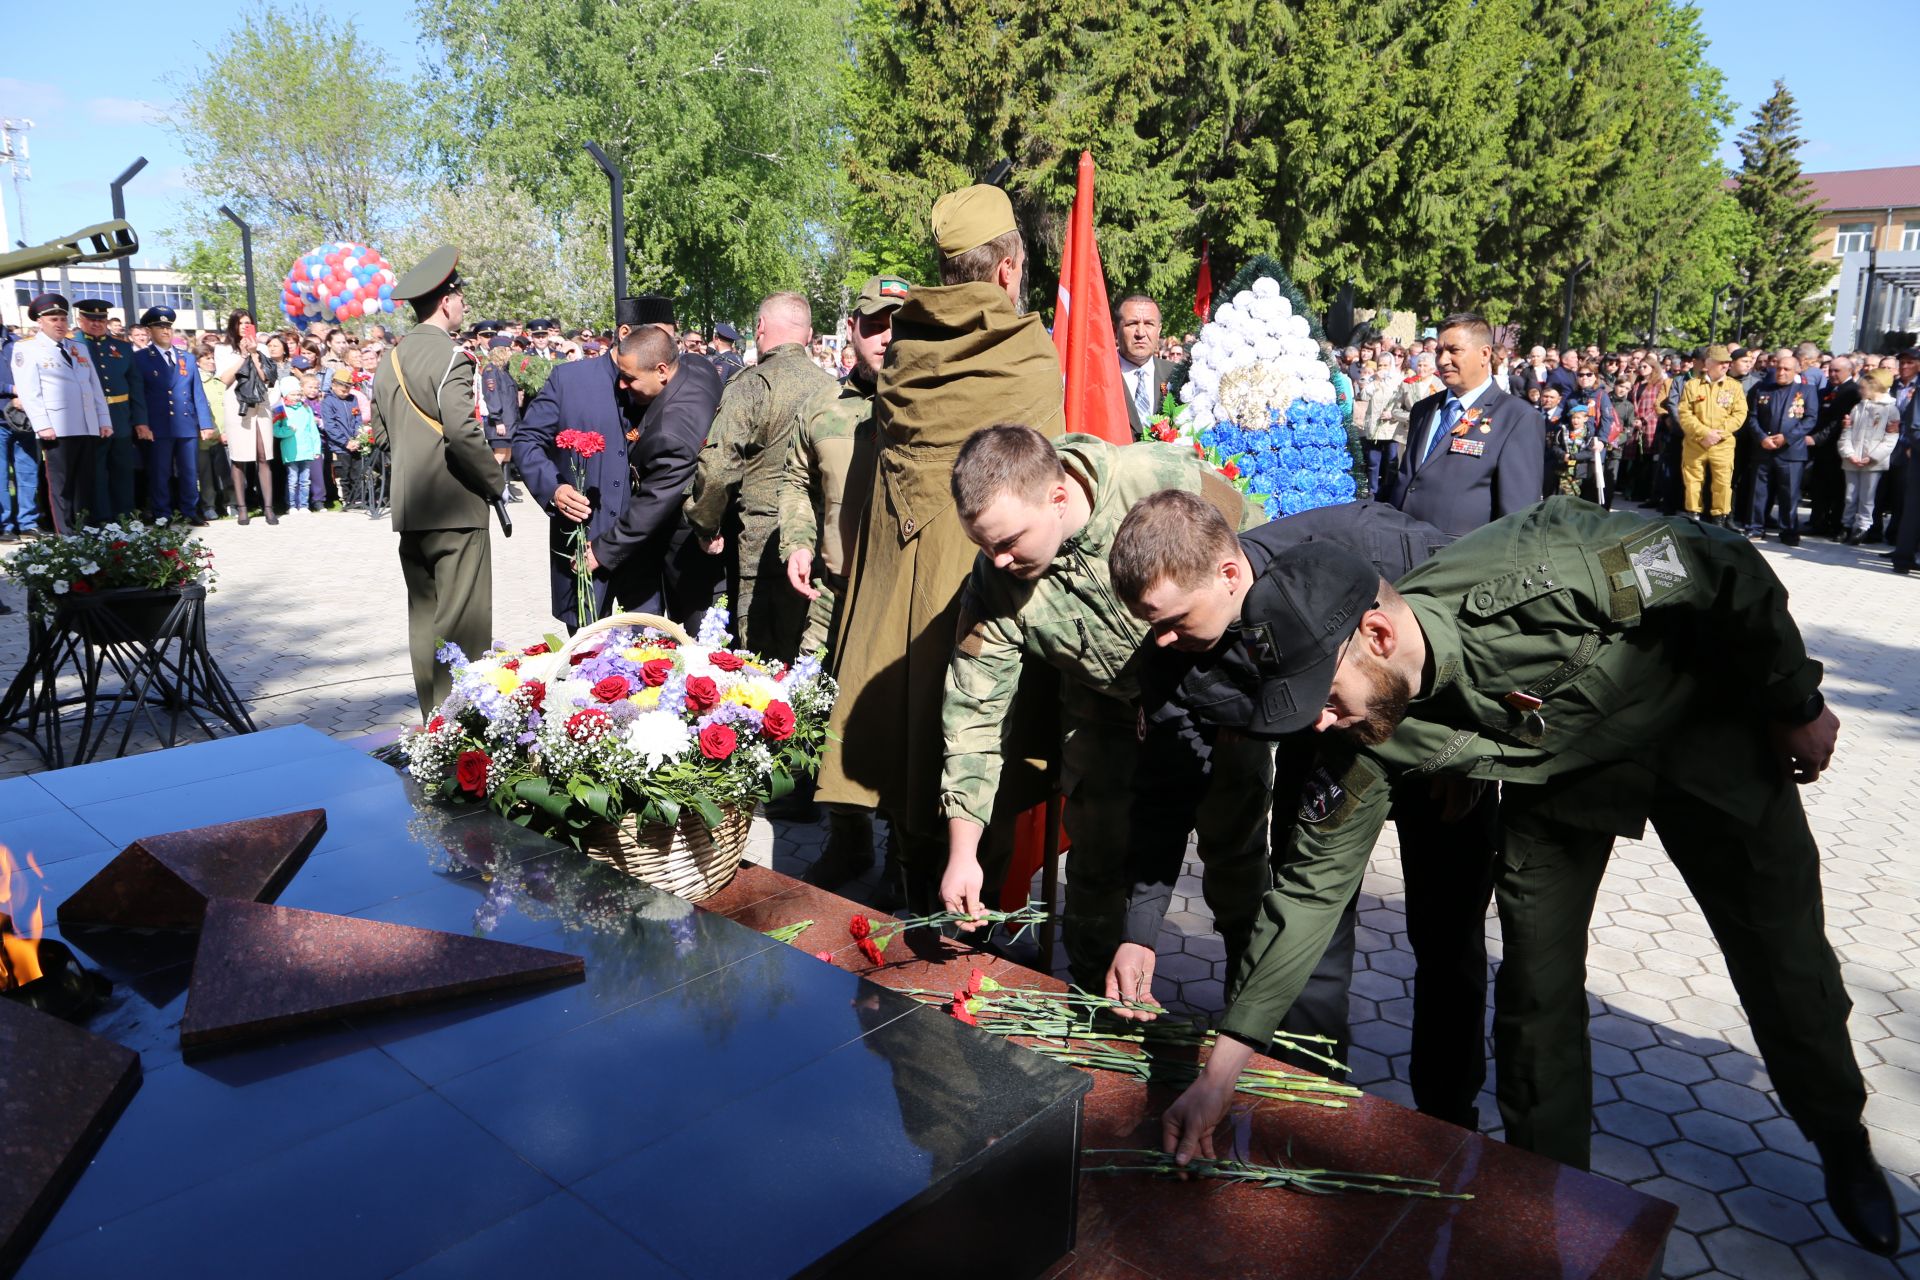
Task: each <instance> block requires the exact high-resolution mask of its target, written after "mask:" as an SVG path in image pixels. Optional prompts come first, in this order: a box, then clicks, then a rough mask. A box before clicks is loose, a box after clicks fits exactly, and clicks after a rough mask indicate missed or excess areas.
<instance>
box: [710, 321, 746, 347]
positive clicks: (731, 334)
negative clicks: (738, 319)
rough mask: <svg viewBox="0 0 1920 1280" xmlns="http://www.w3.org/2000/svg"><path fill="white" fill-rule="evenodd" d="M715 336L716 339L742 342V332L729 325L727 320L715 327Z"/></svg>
mask: <svg viewBox="0 0 1920 1280" xmlns="http://www.w3.org/2000/svg"><path fill="white" fill-rule="evenodd" d="M713 336H714V337H716V338H724V339H726V340H727V341H728V342H738V341H740V331H739V330H738V329H736V328H734V327H733V326H732V325H730V324H728V323H727V322H726V321H725V320H722V321H721V322H720V323H719V324H717V325H715V326H713Z"/></svg>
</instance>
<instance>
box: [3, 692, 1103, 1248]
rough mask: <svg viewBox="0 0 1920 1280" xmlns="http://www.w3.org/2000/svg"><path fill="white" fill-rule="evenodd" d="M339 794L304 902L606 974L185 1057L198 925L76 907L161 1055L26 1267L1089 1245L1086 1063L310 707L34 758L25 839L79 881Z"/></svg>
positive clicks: (20, 835) (14, 783)
mask: <svg viewBox="0 0 1920 1280" xmlns="http://www.w3.org/2000/svg"><path fill="white" fill-rule="evenodd" d="M238 743H245V744H248V746H249V749H248V750H239V749H237V748H236V744H238ZM313 807H324V808H325V809H326V810H327V834H326V836H325V838H324V839H323V840H322V841H321V843H320V845H319V846H318V847H317V848H316V849H315V850H314V852H313V854H312V855H311V856H310V857H309V858H308V860H307V863H306V865H305V866H304V867H302V868H301V870H300V872H299V874H298V875H296V876H295V877H294V879H293V881H292V883H291V884H290V885H288V886H287V888H286V890H285V891H284V892H283V893H282V894H281V895H280V898H279V902H280V903H281V904H282V905H284V906H291V907H300V908H304V909H307V910H314V911H327V912H334V913H338V914H344V915H356V916H362V917H365V918H368V919H376V920H388V921H392V922H394V923H399V924H409V925H419V926H423V927H427V928H434V929H449V930H454V931H457V932H462V933H473V934H477V935H480V936H485V937H491V938H497V939H500V940H503V941H509V942H525V943H529V944H531V945H534V946H539V947H547V948H551V949H554V950H558V951H564V952H569V953H571V954H576V955H580V956H582V957H584V958H585V960H586V966H587V967H586V978H585V980H584V981H583V982H579V983H575V984H571V985H567V986H562V987H558V988H552V989H542V990H535V991H529V992H504V993H498V994H495V995H491V996H479V997H470V998H467V999H464V1000H459V1001H455V1002H452V1003H450V1004H447V1005H444V1006H438V1007H435V1008H432V1009H425V1010H420V1011H416V1012H401V1013H393V1014H382V1015H378V1016H373V1017H367V1018H361V1019H355V1020H352V1021H347V1022H340V1023H335V1024H331V1025H328V1026H325V1027H322V1028H320V1029H317V1030H314V1031H311V1032H305V1033H300V1034H294V1035H289V1036H286V1037H283V1038H280V1039H277V1040H273V1041H270V1042H267V1043H265V1044H264V1045H263V1046H261V1047H259V1048H252V1049H245V1050H235V1051H232V1052H229V1053H225V1054H221V1055H219V1056H217V1057H212V1058H208V1059H204V1060H203V1059H191V1060H187V1061H182V1059H181V1056H180V1051H179V1045H178V1040H179V1024H180V1018H181V1014H182V1010H183V1008H184V1005H185V1000H186V985H187V980H188V978H189V976H190V974H191V962H192V940H191V939H185V940H183V939H180V938H178V937H171V938H170V937H166V936H163V935H142V934H138V933H130V932H128V931H124V930H122V931H106V930H79V929H75V930H71V931H67V932H66V933H64V934H63V933H62V931H60V930H59V929H57V928H52V927H50V929H49V933H50V934H53V935H55V936H63V937H64V938H65V939H66V940H67V941H69V942H70V943H71V944H72V945H73V946H75V948H76V949H77V950H78V951H79V952H80V954H81V955H82V957H83V958H84V959H85V960H86V961H87V962H88V963H89V964H92V965H94V966H96V967H98V968H100V969H101V970H102V971H103V972H105V973H107V974H108V975H109V976H110V977H112V978H113V979H114V981H115V983H116V990H115V996H114V1000H113V1003H112V1004H111V1005H110V1006H109V1007H108V1008H107V1009H105V1010H103V1011H102V1012H101V1013H100V1014H99V1015H98V1016H97V1017H95V1018H94V1019H93V1020H92V1021H91V1022H90V1023H89V1024H88V1026H89V1029H90V1030H92V1031H94V1032H95V1033H97V1034H100V1035H103V1036H106V1037H108V1038H110V1039H114V1040H117V1041H119V1042H120V1043H122V1044H125V1045H127V1046H128V1047H129V1048H132V1049H134V1050H136V1051H137V1052H138V1053H139V1054H140V1056H141V1060H142V1066H143V1068H144V1070H145V1072H146V1077H145V1083H144V1085H143V1087H142V1089H141V1091H140V1093H139V1094H138V1095H137V1096H136V1097H135V1099H134V1100H133V1103H132V1104H131V1105H130V1106H129V1108H128V1109H127V1111H126V1113H125V1115H124V1116H122V1118H121V1120H120V1122H119V1124H118V1125H117V1126H116V1127H115V1129H114V1130H113V1132H112V1133H110V1134H109V1135H108V1137H107V1139H106V1142H105V1143H104V1144H103V1146H102V1147H101V1150H100V1153H99V1155H98V1157H97V1158H96V1159H95V1160H94V1162H93V1164H92V1166H91V1167H90V1168H89V1169H88V1171H87V1172H86V1173H85V1174H84V1175H83V1176H82V1177H81V1179H80V1181H79V1183H78V1184H77V1185H76V1186H75V1188H74V1190H73V1192H72V1194H71V1195H70V1196H69V1197H68V1199H67V1201H66V1203H65V1205H64V1206H63V1207H62V1209H61V1210H60V1212H59V1213H58V1214H57V1215H56V1216H55V1218H54V1219H53V1221H52V1223H51V1224H50V1225H49V1226H48V1227H47V1230H46V1232H45V1234H44V1235H43V1236H42V1238H41V1241H40V1244H39V1247H38V1248H37V1250H36V1251H35V1252H34V1253H33V1254H32V1255H31V1256H30V1257H29V1258H28V1259H27V1261H26V1263H25V1264H24V1266H23V1267H22V1269H21V1272H20V1274H21V1275H23V1276H49V1277H54V1276H57V1277H63V1278H66V1277H74V1276H91V1275H123V1274H150V1275H172V1274H189V1273H190V1274H215V1275H255V1274H274V1275H275V1276H277V1277H298V1276H307V1275H312V1276H323V1275H324V1276H362V1275H366V1276H373V1275H382V1276H384V1275H395V1274H404V1275H409V1276H462V1277H467V1276H494V1275H499V1276H516V1277H518V1276H524V1275H526V1274H527V1273H528V1272H529V1271H531V1270H534V1269H535V1268H539V1269H542V1270H545V1269H550V1268H551V1267H552V1266H553V1265H554V1264H555V1263H556V1262H558V1261H561V1260H563V1259H564V1260H565V1262H566V1264H567V1265H568V1266H569V1267H570V1268H571V1269H573V1270H575V1271H577V1272H579V1273H581V1274H588V1275H602V1274H605V1275H613V1274H619V1275H635V1276H654V1275H659V1276H696V1277H702V1278H703V1280H704V1278H705V1277H721V1276H754V1277H758V1276H779V1275H790V1274H851V1273H853V1272H860V1273H863V1274H864V1273H869V1272H870V1271H871V1270H872V1269H873V1268H874V1266H876V1265H879V1264H878V1263H877V1262H876V1260H877V1259H890V1260H892V1262H893V1263H894V1264H896V1265H899V1264H903V1263H904V1264H908V1265H912V1266H914V1268H915V1269H916V1270H918V1271H920V1272H922V1273H926V1274H934V1275H939V1274H948V1273H952V1274H960V1273H963V1272H964V1273H966V1274H969V1275H971V1274H973V1273H974V1272H976V1271H977V1270H978V1266H979V1265H980V1257H979V1255H978V1254H977V1253H973V1254H971V1255H969V1254H968V1253H967V1252H966V1251H965V1250H964V1249H963V1247H962V1244H963V1237H962V1236H960V1235H956V1232H957V1231H958V1230H959V1228H960V1226H961V1225H962V1224H968V1223H970V1224H972V1226H971V1227H970V1228H969V1229H971V1230H975V1231H977V1230H979V1229H980V1223H981V1219H979V1218H978V1217H976V1216H975V1215H976V1214H978V1213H981V1212H993V1213H998V1214H1001V1215H1003V1216H1002V1217H1001V1218H1000V1219H998V1220H997V1221H996V1225H995V1227H994V1228H992V1230H993V1233H994V1237H995V1239H996V1240H997V1241H1001V1242H1004V1241H1008V1240H1013V1241H1017V1242H1019V1245H1018V1247H1017V1248H1013V1249H1012V1252H1011V1253H1010V1254H1007V1253H1003V1252H1002V1251H1000V1249H999V1247H998V1245H996V1254H995V1264H994V1269H995V1272H996V1274H1000V1275H1021V1274H1038V1273H1039V1272H1041V1271H1042V1270H1044V1268H1045V1267H1046V1266H1047V1265H1048V1263H1050V1262H1051V1261H1052V1259H1053V1258H1056V1257H1058V1256H1060V1254H1061V1253H1062V1252H1064V1250H1065V1249H1066V1248H1068V1247H1069V1246H1070V1244H1071V1231H1072V1222H1073V1187H1074V1179H1073V1176H1072V1156H1073V1151H1074V1145H1073V1139H1074V1135H1075V1134H1076V1133H1077V1126H1078V1123H1079V1100H1080V1097H1081V1095H1082V1094H1083V1093H1084V1092H1085V1089H1086V1078H1085V1077H1084V1076H1083V1075H1081V1074H1080V1073H1079V1072H1076V1071H1072V1070H1070V1069H1067V1068H1063V1067H1059V1066H1057V1065H1056V1064H1053V1063H1049V1062H1046V1061H1044V1060H1042V1059H1040V1058H1038V1057H1036V1056H1035V1055H1033V1054H1030V1053H1027V1052H1026V1051H1024V1050H1021V1049H1018V1048H1016V1047H1014V1046H1011V1045H1008V1044H1006V1043H1004V1042H1002V1041H999V1040H995V1039H993V1038H991V1037H987V1036H983V1035H980V1034H979V1033H977V1032H974V1031H972V1030H970V1029H968V1028H965V1027H962V1026H960V1025H959V1024H958V1023H956V1022H954V1021H953V1020H952V1019H951V1018H948V1017H945V1016H944V1015H943V1014H941V1013H940V1012H939V1011H937V1010H933V1009H925V1008H921V1007H919V1006H918V1005H916V1004H915V1003H914V1002H913V1001H911V1000H908V999H906V998H904V997H901V996H899V995H896V994H894V993H892V992H890V991H886V990H884V989H883V988H881V987H878V986H875V985H874V984H872V983H869V982H867V981H865V980H864V979H862V978H859V977H857V976H855V975H853V974H849V973H846V972H843V971H841V970H839V969H836V968H834V967H832V966H830V965H826V964H822V963H820V962H818V961H816V960H814V959H813V958H812V957H810V956H808V955H806V954H805V953H803V952H800V951H798V950H796V949H794V948H792V947H788V946H785V945H783V944H780V943H776V942H774V941H773V940H771V939H769V938H767V937H765V936H763V935H761V934H759V933H756V932H754V931H753V930H751V929H749V928H746V927H745V926H743V925H739V924H735V923H734V922H732V921H729V920H726V919H724V918H722V917H720V916H716V915H711V914H708V913H705V912H699V911H695V910H694V909H693V908H691V907H689V906H688V905H687V904H686V903H684V902H681V901H680V900H678V899H676V898H673V897H670V896H669V895H665V894H661V893H657V892H655V891H653V890H651V889H648V888H647V887H646V886H644V885H641V884H639V883H637V882H636V881H633V880H630V879H628V878H627V877H624V876H621V875H619V874H618V873H615V872H613V871H611V870H609V869H608V868H606V867H603V866H601V865H600V864H597V863H594V862H592V861H590V860H588V859H586V858H583V857H580V856H579V855H577V854H573V853H571V852H570V851H567V850H564V849H559V848H557V847H556V846H554V845H552V844H551V843H550V842H548V841H546V840H544V839H542V838H540V837H538V836H535V835H532V834H531V833H528V832H526V831H524V830H522V829H521V828H518V827H515V826H512V825H511V824H509V823H505V822H502V821H500V820H499V819H497V818H495V817H493V816H492V815H490V814H485V813H467V814H458V815H449V814H447V813H445V812H443V811H439V810H433V809H422V808H419V807H417V806H416V804H415V794H414V793H413V790H412V788H411V786H410V784H408V783H407V782H406V781H405V779H404V778H403V777H402V776H401V775H400V774H397V773H395V772H394V771H392V770H391V769H388V768H387V767H386V766H384V765H381V764H379V763H378V762H376V761H373V760H370V759H369V758H367V757H366V756H364V755H363V754H361V753H360V752H359V751H357V750H355V749H353V748H352V747H350V746H348V745H345V744H341V743H336V742H334V741H332V740H331V739H328V738H326V737H324V736H323V735H321V734H318V733H316V732H313V731H311V730H308V729H304V728H291V729H277V730H269V731H266V732H263V733H258V734H251V735H247V736H246V737H245V738H235V739H218V740H215V741H212V742H208V743H198V744H193V745H190V746H185V747H180V748H176V749H175V750H172V751H166V752H159V753H155V754H152V755H147V756H136V757H131V758H127V759H122V760H113V761H103V762H100V763H98V764H91V765H85V766H81V767H79V768H74V769H67V770H63V771H60V772H56V773H47V774H41V775H38V776H37V777H34V778H31V779H13V780H9V781H8V782H7V783H4V784H0V842H5V843H8V844H9V845H11V847H13V848H14V850H15V852H16V853H25V852H28V851H32V852H34V853H35V854H36V855H37V857H38V858H39V860H40V862H41V863H42V865H43V866H44V867H45V870H46V888H45V892H46V896H47V898H48V900H49V901H58V900H59V899H60V898H61V897H62V896H64V894H65V893H67V892H71V891H72V889H74V888H76V887H78V886H79V885H80V884H82V883H84V882H85V881H86V879H87V878H88V877H90V876H91V875H93V874H94V873H95V872H96V871H98V870H99V869H100V868H101V867H102V866H104V865H105V864H106V863H107V862H108V861H109V860H111V858H112V857H113V856H114V854H115V853H116V852H117V851H118V850H119V848H120V847H121V846H122V845H124V844H125V843H126V842H127V841H128V840H131V839H134V838H136V837H138V836H140V835H144V834H148V833H151V832H155V831H169V830H177V829H181V828H183V827H189V826H194V825H197V824H200V823H206V822H222V821H229V820H232V819H235V818H244V817H257V816H261V815H264V814H269V813H277V812H286V811H289V810H293V809H300V808H313ZM983 1197H984V1198H985V1199H984V1200H983ZM994 1197H998V1199H997V1200H996V1199H994ZM975 1238H976V1239H977V1237H975ZM1009 1247H1011V1246H1009Z"/></svg>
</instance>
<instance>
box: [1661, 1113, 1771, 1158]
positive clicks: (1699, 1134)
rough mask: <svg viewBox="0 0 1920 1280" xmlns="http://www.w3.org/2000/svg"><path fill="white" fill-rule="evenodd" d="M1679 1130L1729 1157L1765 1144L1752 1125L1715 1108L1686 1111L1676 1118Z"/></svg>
mask: <svg viewBox="0 0 1920 1280" xmlns="http://www.w3.org/2000/svg"><path fill="white" fill-rule="evenodd" d="M1674 1123H1675V1124H1677V1125H1679V1126H1680V1132H1681V1133H1684V1134H1685V1135H1686V1136H1687V1137H1689V1138H1691V1139H1692V1140H1693V1141H1695V1142H1697V1143H1699V1144H1700V1145H1701V1146H1703V1147H1711V1148H1713V1149H1714V1150H1715V1151H1719V1152H1723V1153H1725V1154H1727V1155H1730V1156H1740V1155H1746V1154H1747V1153H1748V1152H1750V1151H1759V1150H1760V1149H1761V1148H1762V1147H1763V1146H1764V1145H1765V1144H1764V1143H1762V1142H1761V1141H1760V1137H1759V1135H1758V1134H1756V1133H1754V1131H1753V1126H1752V1125H1750V1124H1747V1123H1746V1122H1745V1121H1742V1120H1735V1119H1733V1118H1732V1117H1731V1116H1723V1115H1721V1114H1720V1113H1719V1112H1717V1111H1705V1110H1702V1111H1689V1112H1687V1114H1685V1115H1683V1116H1680V1117H1678V1118H1676V1119H1675V1121H1674Z"/></svg>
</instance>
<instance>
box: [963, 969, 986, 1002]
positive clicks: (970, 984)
mask: <svg viewBox="0 0 1920 1280" xmlns="http://www.w3.org/2000/svg"><path fill="white" fill-rule="evenodd" d="M985 981H986V975H985V974H983V973H981V972H980V971H979V970H978V969H975V970H973V971H972V972H971V973H969V974H968V975H967V994H968V995H970V996H977V995H979V994H980V987H981V984H982V983H984V982H985Z"/></svg>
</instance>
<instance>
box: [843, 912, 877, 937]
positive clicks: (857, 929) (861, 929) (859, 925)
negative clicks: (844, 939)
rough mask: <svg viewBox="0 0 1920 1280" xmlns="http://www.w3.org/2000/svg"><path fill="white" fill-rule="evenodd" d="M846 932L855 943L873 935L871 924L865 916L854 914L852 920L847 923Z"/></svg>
mask: <svg viewBox="0 0 1920 1280" xmlns="http://www.w3.org/2000/svg"><path fill="white" fill-rule="evenodd" d="M847 932H848V933H849V934H850V935H852V937H853V938H854V940H855V941H858V940H859V939H861V938H866V937H871V936H872V934H873V923H872V921H870V920H868V919H867V918H866V917H865V916H863V915H858V914H856V915H855V916H854V917H853V919H851V920H849V921H847Z"/></svg>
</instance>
